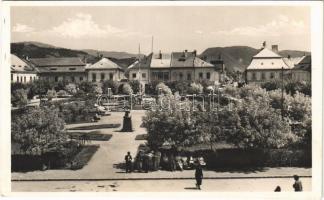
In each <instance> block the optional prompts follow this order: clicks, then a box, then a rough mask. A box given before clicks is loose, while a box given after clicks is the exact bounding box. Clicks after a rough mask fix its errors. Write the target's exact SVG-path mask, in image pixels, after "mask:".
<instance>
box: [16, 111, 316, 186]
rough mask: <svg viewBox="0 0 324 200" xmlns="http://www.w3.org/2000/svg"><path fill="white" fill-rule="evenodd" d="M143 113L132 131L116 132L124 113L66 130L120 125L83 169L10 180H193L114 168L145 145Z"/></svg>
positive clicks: (233, 174) (135, 115)
mask: <svg viewBox="0 0 324 200" xmlns="http://www.w3.org/2000/svg"><path fill="white" fill-rule="evenodd" d="M144 114H145V111H143V110H133V111H132V112H131V115H132V123H133V129H134V132H129V133H127V132H119V130H120V129H121V128H122V120H123V116H124V112H112V113H111V116H105V117H103V118H102V119H101V120H100V121H99V122H97V123H87V124H73V125H68V127H67V128H72V127H77V126H84V125H98V124H121V126H120V127H118V128H107V129H100V131H101V132H102V133H104V134H112V135H113V136H112V138H111V139H110V140H109V141H100V142H99V141H98V142H92V144H99V145H100V148H99V149H98V150H97V152H96V153H95V154H94V155H93V156H92V158H91V160H90V161H89V162H88V164H87V165H86V166H84V167H83V168H82V169H80V170H75V171H74V170H68V169H64V170H46V171H32V172H14V173H12V180H62V179H65V180H66V179H81V180H82V179H88V180H90V179H107V180H111V179H116V180H117V179H188V178H193V175H194V171H193V170H185V171H182V172H181V171H175V172H168V171H155V172H150V173H131V174H126V173H124V170H122V169H120V168H116V167H115V165H118V164H120V163H123V162H124V156H125V154H126V153H127V151H130V152H131V154H132V156H133V157H134V156H135V154H136V151H137V147H138V146H139V145H140V144H141V143H144V142H145V141H144V140H135V137H136V135H138V134H144V133H146V130H145V129H144V128H142V127H140V125H141V123H142V117H143V116H144ZM311 171H312V169H311V168H294V167H278V168H262V169H256V170H254V171H252V170H251V171H204V177H205V178H220V179H222V178H225V179H227V178H231V179H233V178H262V177H267V178H270V177H277V178H278V177H291V176H293V175H294V174H298V175H299V176H307V177H310V176H311V175H312V173H311Z"/></svg>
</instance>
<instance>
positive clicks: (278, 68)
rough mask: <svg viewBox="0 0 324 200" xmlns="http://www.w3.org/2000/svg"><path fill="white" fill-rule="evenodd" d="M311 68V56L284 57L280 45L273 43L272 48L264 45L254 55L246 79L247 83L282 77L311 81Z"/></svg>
mask: <svg viewBox="0 0 324 200" xmlns="http://www.w3.org/2000/svg"><path fill="white" fill-rule="evenodd" d="M303 63H304V64H303ZM310 68H311V63H310V56H303V57H298V58H291V57H290V56H289V57H288V58H283V57H282V56H280V55H279V54H278V46H277V45H272V50H270V49H267V48H266V47H264V48H263V49H262V50H261V51H260V52H259V53H257V54H256V55H255V56H253V58H252V61H251V63H250V65H249V66H248V67H247V69H246V81H247V83H263V82H267V81H271V80H276V79H281V78H284V79H294V80H298V81H309V80H310V73H311V72H310V71H311V69H310ZM282 76H283V77H282Z"/></svg>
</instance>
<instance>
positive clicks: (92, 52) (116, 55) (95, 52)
mask: <svg viewBox="0 0 324 200" xmlns="http://www.w3.org/2000/svg"><path fill="white" fill-rule="evenodd" d="M82 51H84V52H86V53H88V54H90V55H92V56H98V54H101V55H102V56H103V57H106V58H116V59H127V58H137V57H138V54H132V53H127V52H119V51H98V50H94V49H83V50H82ZM141 56H143V55H141Z"/></svg>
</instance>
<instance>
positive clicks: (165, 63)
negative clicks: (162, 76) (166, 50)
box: [150, 54, 171, 68]
mask: <svg viewBox="0 0 324 200" xmlns="http://www.w3.org/2000/svg"><path fill="white" fill-rule="evenodd" d="M160 55H161V57H160ZM170 66H171V54H154V55H153V56H152V59H151V66H150V67H151V68H169V67H170Z"/></svg>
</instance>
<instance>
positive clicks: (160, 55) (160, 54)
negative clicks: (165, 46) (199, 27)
mask: <svg viewBox="0 0 324 200" xmlns="http://www.w3.org/2000/svg"><path fill="white" fill-rule="evenodd" d="M159 59H162V53H161V50H160V52H159Z"/></svg>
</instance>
